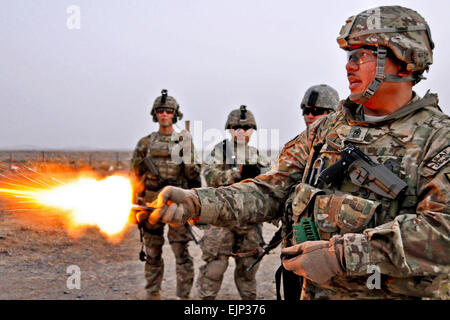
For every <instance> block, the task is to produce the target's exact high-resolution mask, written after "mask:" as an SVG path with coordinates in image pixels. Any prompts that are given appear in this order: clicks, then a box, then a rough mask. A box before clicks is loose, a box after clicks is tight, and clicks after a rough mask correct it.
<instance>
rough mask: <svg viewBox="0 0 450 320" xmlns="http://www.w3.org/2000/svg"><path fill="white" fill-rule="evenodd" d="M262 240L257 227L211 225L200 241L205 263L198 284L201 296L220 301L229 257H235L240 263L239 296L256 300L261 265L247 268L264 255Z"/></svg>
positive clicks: (237, 284)
mask: <svg viewBox="0 0 450 320" xmlns="http://www.w3.org/2000/svg"><path fill="white" fill-rule="evenodd" d="M260 241H261V239H260V236H259V234H258V230H257V227H256V225H248V226H246V228H222V227H215V226H209V227H208V228H207V229H206V230H205V231H204V236H203V238H202V240H201V242H200V246H201V249H202V251H203V254H202V259H203V260H204V262H205V264H204V265H203V266H201V267H200V272H199V277H198V280H197V284H196V285H197V288H198V294H199V297H200V298H201V299H205V300H213V299H215V298H216V296H217V293H218V292H219V290H220V287H221V285H222V281H223V275H224V273H225V271H226V270H227V268H228V258H229V257H230V256H232V257H234V258H235V262H236V269H235V270H234V281H235V284H236V287H237V289H238V291H239V295H240V296H241V298H242V299H243V300H255V299H256V279H255V276H256V272H257V271H258V265H256V266H255V267H254V268H253V269H252V270H251V271H246V269H247V268H248V266H250V264H251V263H252V262H253V261H254V260H255V258H256V257H257V256H258V254H259V253H260V252H261V247H260V246H259V243H260Z"/></svg>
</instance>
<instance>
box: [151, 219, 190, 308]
mask: <svg viewBox="0 0 450 320" xmlns="http://www.w3.org/2000/svg"><path fill="white" fill-rule="evenodd" d="M164 226H165V224H156V225H149V224H146V227H145V228H144V244H145V249H146V253H147V261H146V262H145V268H144V273H145V280H146V285H145V290H146V291H147V297H148V298H150V299H152V298H155V299H158V298H159V296H160V290H161V283H162V280H163V274H164V260H163V258H162V246H163V244H164ZM167 238H168V240H169V243H170V246H171V247H172V251H173V253H174V255H175V262H176V276H177V296H178V297H179V298H181V299H188V298H189V293H190V291H191V288H192V284H193V282H194V263H193V259H192V257H191V256H190V254H189V251H188V244H189V241H191V240H193V239H192V237H191V235H190V234H189V232H188V231H187V229H186V227H185V226H181V227H177V228H175V227H172V226H169V231H168V234H167Z"/></svg>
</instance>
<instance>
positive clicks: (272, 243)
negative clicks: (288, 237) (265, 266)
mask: <svg viewBox="0 0 450 320" xmlns="http://www.w3.org/2000/svg"><path fill="white" fill-rule="evenodd" d="M282 240H283V239H282V238H281V228H279V229H278V230H277V232H275V234H274V235H273V237H272V239H271V240H270V242H269V244H268V245H267V246H266V247H265V248H264V249H263V252H261V253H260V254H259V255H258V257H257V258H256V259H255V261H253V263H252V264H251V265H250V266H249V267H248V268H247V270H246V271H251V270H252V269H253V268H254V267H255V266H256V265H257V264H258V263H259V262H260V261H261V260H262V258H264V256H265V255H266V254H268V253H269V252H270V251H272V250H273V249H275V248H276V247H278V245H279V244H280V243H281V241H282Z"/></svg>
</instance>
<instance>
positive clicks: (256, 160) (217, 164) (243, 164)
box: [197, 106, 268, 300]
mask: <svg viewBox="0 0 450 320" xmlns="http://www.w3.org/2000/svg"><path fill="white" fill-rule="evenodd" d="M225 129H226V130H229V132H230V134H231V136H232V139H233V140H232V141H230V140H223V141H221V142H219V143H218V144H217V145H216V146H215V147H214V149H213V150H212V152H211V154H210V156H209V158H208V159H207V163H206V164H205V170H204V176H205V180H206V182H207V185H208V186H210V187H220V186H228V185H230V184H233V183H235V182H239V181H241V180H244V179H249V178H254V177H256V176H257V175H259V174H260V173H261V168H264V167H267V166H268V161H267V160H266V159H265V157H263V156H262V155H260V154H259V151H258V149H256V148H254V147H252V146H249V145H248V142H249V140H250V137H251V135H252V132H253V130H257V127H256V121H255V117H254V116H253V113H252V112H251V111H250V110H247V109H246V106H241V107H240V109H236V110H233V111H231V113H230V114H229V115H228V119H227V122H226V124H225ZM261 228H262V224H255V223H241V224H234V225H232V226H229V227H215V226H209V227H208V228H205V231H204V236H203V238H202V241H201V248H202V251H203V255H202V259H203V260H204V261H205V264H204V265H203V266H202V267H200V274H199V278H198V282H197V286H198V289H199V291H198V292H199V296H200V298H202V299H204V300H213V299H215V298H216V296H217V293H218V292H219V290H220V286H221V284H222V280H223V275H224V273H225V271H226V269H227V267H228V258H229V257H230V256H232V257H234V258H235V262H236V269H235V271H234V280H235V283H236V287H237V289H238V291H239V294H240V296H241V298H242V299H243V300H255V299H256V279H255V275H256V271H257V268H253V269H252V270H251V271H246V269H247V268H248V267H249V265H250V264H251V263H252V261H253V260H254V259H255V257H256V256H257V255H258V254H259V253H260V251H261V247H260V245H261V243H263V242H264V239H262V232H261Z"/></svg>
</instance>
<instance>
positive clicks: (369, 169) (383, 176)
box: [319, 143, 408, 199]
mask: <svg viewBox="0 0 450 320" xmlns="http://www.w3.org/2000/svg"><path fill="white" fill-rule="evenodd" d="M340 154H341V159H339V161H337V162H336V163H335V164H333V165H332V166H330V167H328V168H326V169H325V170H323V171H322V172H321V173H320V175H319V179H320V180H321V181H323V182H324V183H325V184H326V185H333V184H337V183H338V182H340V181H342V180H343V179H344V176H345V174H346V173H347V172H348V173H349V176H350V180H351V181H352V182H353V183H354V184H355V185H357V186H363V187H366V188H367V189H369V190H370V191H372V192H375V193H376V194H378V195H381V196H383V197H386V198H389V199H396V198H397V197H398V195H399V194H400V193H402V192H403V191H404V190H405V189H406V187H407V186H408V185H407V184H406V182H404V181H403V180H402V179H400V178H399V177H397V176H396V175H395V174H394V173H392V171H390V170H389V169H388V168H387V167H386V166H385V165H383V164H378V163H375V162H373V161H372V160H371V159H370V158H369V157H368V156H367V155H366V154H364V153H363V152H362V151H361V150H359V148H358V147H356V146H354V145H353V144H351V143H349V144H347V146H346V147H345V148H344V149H343V150H342V151H340Z"/></svg>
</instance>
